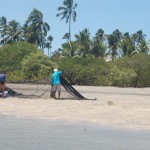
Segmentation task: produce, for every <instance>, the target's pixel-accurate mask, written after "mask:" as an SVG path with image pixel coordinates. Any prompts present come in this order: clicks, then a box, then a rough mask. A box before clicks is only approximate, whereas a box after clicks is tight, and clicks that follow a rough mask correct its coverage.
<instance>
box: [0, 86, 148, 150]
mask: <svg viewBox="0 0 150 150" xmlns="http://www.w3.org/2000/svg"><path fill="white" fill-rule="evenodd" d="M8 86H9V87H11V88H12V89H16V90H20V92H21V91H22V92H23V91H24V92H26V93H29V92H30V93H35V92H34V91H35V89H37V87H38V88H39V86H41V88H42V89H43V91H45V90H47V89H49V85H44V86H43V85H21V84H19V85H18V84H8ZM75 89H77V90H78V91H79V92H80V93H81V94H82V95H83V96H85V97H87V98H91V99H92V98H96V100H75V99H68V98H67V99H60V100H58V99H57V100H53V99H50V98H49V90H47V92H46V93H45V94H44V95H43V96H42V97H40V98H34V99H31V98H30V99H29V98H18V97H7V98H0V149H2V150H100V149H102V150H117V149H118V150H149V147H150V143H149V139H150V116H149V114H150V88H117V87H91V86H90V87H88V86H86V87H85V86H75ZM43 91H41V93H43ZM63 94H64V93H62V96H63Z"/></svg>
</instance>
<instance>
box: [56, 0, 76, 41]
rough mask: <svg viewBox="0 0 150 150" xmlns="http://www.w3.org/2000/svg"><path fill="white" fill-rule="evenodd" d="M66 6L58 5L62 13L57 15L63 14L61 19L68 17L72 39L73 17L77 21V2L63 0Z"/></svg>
mask: <svg viewBox="0 0 150 150" xmlns="http://www.w3.org/2000/svg"><path fill="white" fill-rule="evenodd" d="M63 5H64V6H60V7H58V11H61V12H60V13H58V14H56V16H57V17H59V16H62V17H61V20H63V19H66V23H68V22H69V40H70V41H71V19H73V21H74V22H75V21H76V16H77V14H76V11H75V9H76V7H77V4H74V3H73V0H64V2H63Z"/></svg>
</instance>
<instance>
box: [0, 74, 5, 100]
mask: <svg viewBox="0 0 150 150" xmlns="http://www.w3.org/2000/svg"><path fill="white" fill-rule="evenodd" d="M5 87H6V75H5V74H0V91H2V97H3V98H4V97H5V93H4V92H5Z"/></svg>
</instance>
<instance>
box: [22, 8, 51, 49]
mask: <svg viewBox="0 0 150 150" xmlns="http://www.w3.org/2000/svg"><path fill="white" fill-rule="evenodd" d="M24 30H25V38H26V40H27V41H28V42H30V43H32V44H37V45H38V46H39V47H40V48H42V51H43V48H44V44H45V41H46V40H45V37H46V35H47V32H48V31H49V30H50V26H49V25H48V23H46V22H44V21H43V14H42V12H41V11H39V10H37V9H35V8H34V9H33V11H32V12H31V13H30V15H29V17H28V19H27V21H26V23H25V25H24Z"/></svg>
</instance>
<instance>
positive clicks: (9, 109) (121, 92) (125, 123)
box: [0, 84, 150, 130]
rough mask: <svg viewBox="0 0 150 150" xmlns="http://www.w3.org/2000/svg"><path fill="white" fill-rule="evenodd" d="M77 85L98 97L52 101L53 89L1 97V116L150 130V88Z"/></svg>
mask: <svg viewBox="0 0 150 150" xmlns="http://www.w3.org/2000/svg"><path fill="white" fill-rule="evenodd" d="M8 86H9V87H12V88H14V87H16V86H17V87H18V86H21V87H24V86H23V85H15V84H8ZM48 86H49V85H45V87H43V88H45V89H46V88H47V87H48ZM28 87H29V85H28ZM74 87H75V89H77V90H78V91H79V92H80V93H81V94H82V95H84V96H85V97H88V98H96V100H72V99H66V100H65V99H63V100H52V99H50V98H49V91H48V92H47V97H46V98H39V99H23V98H16V97H8V98H5V99H2V98H1V99H0V115H7V116H15V117H16V118H33V119H45V120H51V121H52V120H53V121H57V120H62V121H71V122H91V123H96V124H100V125H110V126H114V127H119V128H131V129H148V130H150V116H149V114H150V88H117V87H95V86H93V87H92V86H74Z"/></svg>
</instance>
